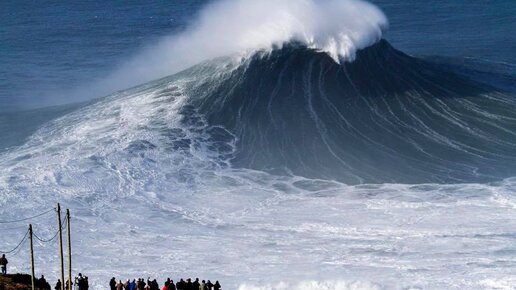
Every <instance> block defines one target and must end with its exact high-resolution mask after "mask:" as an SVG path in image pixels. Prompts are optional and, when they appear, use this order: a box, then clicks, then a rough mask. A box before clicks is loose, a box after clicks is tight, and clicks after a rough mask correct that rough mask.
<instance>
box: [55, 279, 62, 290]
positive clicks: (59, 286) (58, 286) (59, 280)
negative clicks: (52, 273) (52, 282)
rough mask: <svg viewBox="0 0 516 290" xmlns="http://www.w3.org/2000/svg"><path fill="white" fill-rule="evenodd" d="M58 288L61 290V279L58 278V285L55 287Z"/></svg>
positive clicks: (57, 289)
mask: <svg viewBox="0 0 516 290" xmlns="http://www.w3.org/2000/svg"><path fill="white" fill-rule="evenodd" d="M54 289H56V290H61V279H57V283H56V286H55V287H54Z"/></svg>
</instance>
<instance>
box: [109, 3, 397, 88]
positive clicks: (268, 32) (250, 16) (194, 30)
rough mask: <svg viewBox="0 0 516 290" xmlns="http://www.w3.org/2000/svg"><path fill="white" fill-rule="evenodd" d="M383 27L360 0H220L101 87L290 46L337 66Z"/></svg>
mask: <svg viewBox="0 0 516 290" xmlns="http://www.w3.org/2000/svg"><path fill="white" fill-rule="evenodd" d="M387 26H388V21H387V18H386V17H385V15H384V14H383V13H382V12H381V11H380V9H378V8H377V7H376V6H374V5H372V4H369V3H367V2H364V1H361V0H325V1H314V0H263V1H247V0H220V1H216V2H213V3H211V4H210V5H208V6H207V7H205V8H204V9H203V10H202V11H201V13H200V14H199V15H198V16H197V18H196V19H195V20H194V21H193V22H192V24H191V25H190V27H189V28H188V29H186V31H184V32H182V33H180V34H178V35H173V36H170V37H167V38H165V39H163V40H162V41H161V42H160V43H158V44H157V45H153V46H150V47H148V48H147V49H146V50H145V51H143V52H142V53H140V54H139V55H137V56H136V57H134V58H133V59H132V60H130V61H129V62H127V63H125V64H124V65H122V66H121V67H120V68H119V69H118V70H116V71H115V72H114V73H113V74H112V75H111V76H110V77H108V78H106V79H105V80H104V81H102V84H101V86H100V87H102V88H103V89H105V88H108V90H109V91H112V90H116V89H122V88H126V87H131V86H134V85H137V84H138V83H143V82H145V81H150V80H153V79H156V78H159V77H163V76H166V75H170V74H172V73H175V72H178V71H180V70H182V69H186V68H188V67H190V66H192V65H194V64H196V63H199V62H201V61H203V60H207V59H211V58H215V57H219V56H226V55H230V54H234V53H249V52H253V51H256V50H270V49H273V48H274V47H281V46H283V45H284V44H287V43H289V42H299V43H301V44H304V45H306V46H307V47H309V48H312V49H316V50H319V51H324V52H326V53H327V54H328V55H330V56H331V57H332V58H333V59H334V60H335V61H337V62H339V61H341V60H352V59H353V58H354V56H355V52H356V51H357V50H358V49H361V48H365V47H367V46H370V45H372V44H374V43H375V42H377V41H378V40H379V39H381V36H382V31H383V30H384V29H385V28H386V27H387Z"/></svg>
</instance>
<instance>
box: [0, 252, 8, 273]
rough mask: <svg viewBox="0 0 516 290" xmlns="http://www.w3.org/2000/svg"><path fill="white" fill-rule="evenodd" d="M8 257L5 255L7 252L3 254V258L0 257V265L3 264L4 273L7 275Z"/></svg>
mask: <svg viewBox="0 0 516 290" xmlns="http://www.w3.org/2000/svg"><path fill="white" fill-rule="evenodd" d="M7 263H9V261H7V258H6V257H5V254H4V255H2V258H0V266H2V275H7Z"/></svg>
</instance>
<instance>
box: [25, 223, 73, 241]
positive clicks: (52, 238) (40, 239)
mask: <svg viewBox="0 0 516 290" xmlns="http://www.w3.org/2000/svg"><path fill="white" fill-rule="evenodd" d="M67 222H68V221H67V220H66V219H65V221H64V223H63V222H61V231H62V230H63V229H64V227H65V226H66V223H67ZM58 234H59V230H57V232H56V233H55V234H54V236H53V237H51V238H50V239H42V238H40V237H39V236H38V235H36V233H34V232H32V235H33V236H34V237H35V238H36V239H38V240H39V241H40V242H42V243H49V242H52V241H53V240H54V239H55V238H56V237H57V235H58Z"/></svg>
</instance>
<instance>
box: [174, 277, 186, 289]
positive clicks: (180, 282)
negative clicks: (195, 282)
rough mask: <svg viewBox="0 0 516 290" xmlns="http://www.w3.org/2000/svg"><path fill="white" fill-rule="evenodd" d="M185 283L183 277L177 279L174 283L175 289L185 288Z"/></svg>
mask: <svg viewBox="0 0 516 290" xmlns="http://www.w3.org/2000/svg"><path fill="white" fill-rule="evenodd" d="M185 284H186V283H185V280H183V279H181V280H179V281H178V282H177V283H176V289H177V290H186V288H185V286H186V285H185Z"/></svg>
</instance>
